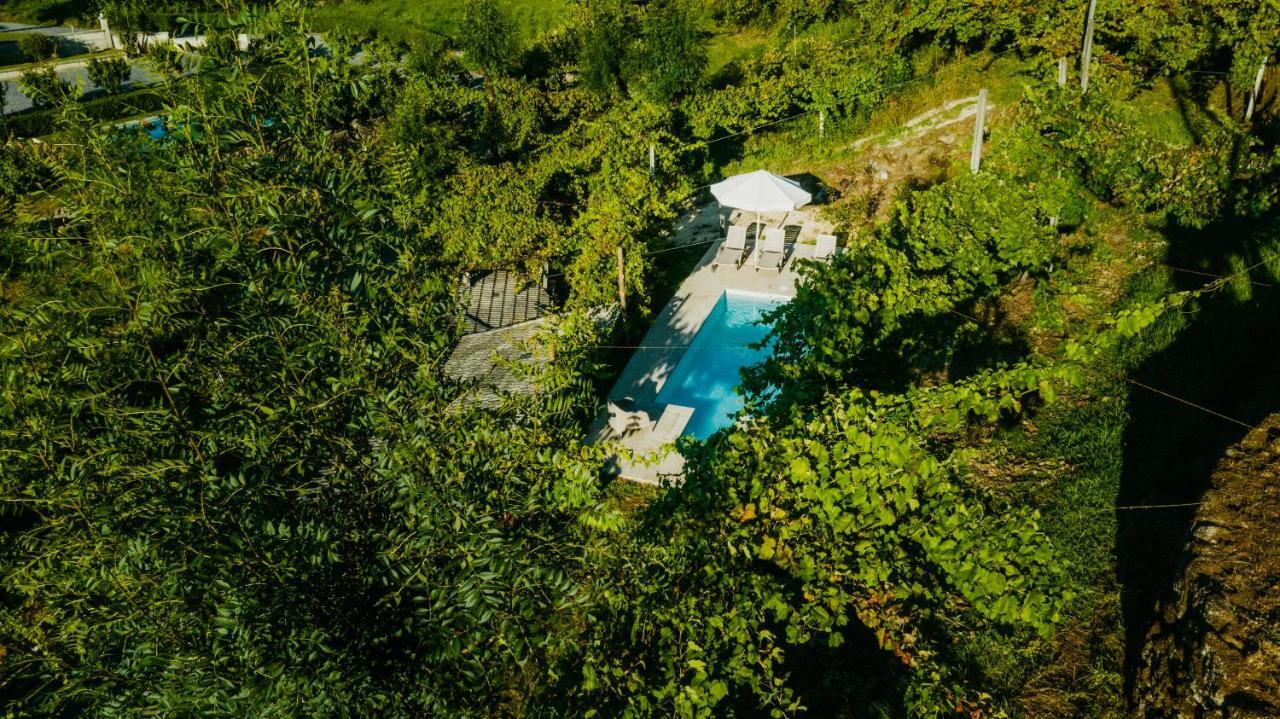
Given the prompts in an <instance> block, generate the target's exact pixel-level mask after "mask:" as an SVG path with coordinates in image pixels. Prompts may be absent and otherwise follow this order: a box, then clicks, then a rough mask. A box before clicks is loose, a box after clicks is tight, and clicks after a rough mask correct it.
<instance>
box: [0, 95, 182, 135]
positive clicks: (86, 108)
mask: <svg viewBox="0 0 1280 719" xmlns="http://www.w3.org/2000/svg"><path fill="white" fill-rule="evenodd" d="M164 108H165V98H164V96H163V95H160V94H158V93H157V92H156V91H155V90H153V89H141V90H131V91H129V92H123V93H120V94H119V95H110V96H107V97H98V98H94V99H92V100H86V101H84V102H80V103H78V104H77V105H76V108H75V111H74V117H76V118H83V119H85V120H92V121H95V122H108V121H112V120H119V119H120V118H124V117H138V116H141V115H151V114H155V113H157V112H159V111H161V110H163V109H164ZM63 114H64V113H63V112H62V110H61V109H59V108H50V109H45V110H36V111H33V112H24V113H22V114H17V115H9V116H8V117H7V118H5V120H6V124H7V126H8V132H9V134H10V135H12V136H13V137H40V136H42V135H48V134H50V133H52V132H54V131H55V130H56V129H57V127H58V126H59V123H61V122H62V119H63ZM0 132H3V129H0Z"/></svg>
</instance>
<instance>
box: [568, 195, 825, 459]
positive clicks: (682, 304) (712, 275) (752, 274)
mask: <svg viewBox="0 0 1280 719" xmlns="http://www.w3.org/2000/svg"><path fill="white" fill-rule="evenodd" d="M737 215H738V217H737V222H738V223H741V224H743V225H749V224H750V223H752V222H754V220H755V216H754V215H753V214H750V213H737ZM806 216H807V213H804V212H802V211H800V212H792V213H789V214H788V215H787V216H786V217H784V216H783V213H777V214H776V215H772V216H771V215H761V218H760V219H761V221H762V223H763V224H765V225H766V226H767V227H777V226H779V224H780V220H781V221H783V222H785V221H787V220H797V221H800V220H805V219H807V217H806ZM791 226H795V225H791ZM803 226H804V230H803V231H802V232H801V233H800V239H801V240H806V239H811V238H810V235H811V234H814V233H816V231H817V230H816V227H815V226H814V225H813V223H812V222H811V221H805V222H804V225H803ZM723 241H724V240H723V239H720V240H718V241H716V242H713V243H711V244H710V245H709V246H708V248H707V251H706V252H705V253H703V255H702V258H701V259H699V260H698V264H697V265H696V266H695V267H694V269H693V271H692V272H691V273H690V274H689V276H688V277H687V278H685V281H684V282H683V283H682V284H681V285H680V288H679V289H678V290H676V293H675V296H674V297H672V298H671V301H670V302H668V303H667V306H666V307H664V308H663V309H662V312H661V313H659V315H658V317H657V319H656V320H655V321H654V323H653V326H652V327H651V328H649V331H648V333H646V334H645V336H644V339H643V340H642V341H641V342H640V345H639V347H638V348H637V349H636V350H635V353H634V354H633V355H632V356H631V359H630V361H628V362H627V366H626V368H624V369H623V371H622V374H621V375H620V376H619V377H618V381H617V382H616V383H614V386H613V390H612V391H610V393H609V401H610V402H614V403H617V404H621V405H625V409H626V410H627V411H628V413H629V414H630V415H631V416H632V417H633V418H634V419H633V421H632V422H630V423H629V425H628V426H627V428H626V430H625V431H623V432H622V433H621V434H619V433H617V432H615V431H614V429H613V428H612V427H611V426H610V424H609V412H608V408H607V407H606V408H604V409H602V410H601V412H600V414H599V415H598V416H597V417H596V420H595V422H594V423H593V424H592V426H591V433H590V439H591V441H593V442H616V443H617V445H618V446H619V447H620V448H621V449H625V450H629V451H630V452H631V453H634V455H635V461H632V460H631V459H629V458H627V457H625V456H622V454H620V455H619V456H618V457H617V458H616V460H615V461H616V463H617V467H616V469H617V471H618V473H619V475H620V476H622V477H624V478H626V479H630V480H634V481H637V482H644V483H647V484H660V483H662V482H663V481H675V480H678V478H679V477H680V475H681V474H682V472H683V469H684V458H683V457H681V456H680V454H679V453H678V452H676V451H675V450H674V449H673V448H672V442H674V440H675V439H676V438H677V437H678V436H679V435H680V433H681V431H682V430H683V428H684V425H685V423H687V422H688V419H689V417H688V413H687V408H681V407H677V406H676V405H663V404H660V403H659V402H658V401H657V397H658V393H659V392H661V391H662V387H663V385H665V384H666V381H667V379H668V378H669V377H670V376H671V373H672V371H674V370H675V368H676V365H677V364H679V363H680V360H681V359H682V358H683V357H684V354H685V350H686V349H687V348H688V346H689V344H690V343H691V342H692V341H693V338H694V336H695V335H697V334H698V330H699V329H701V328H702V323H703V322H704V321H705V320H706V319H707V316H708V315H709V314H710V313H711V310H712V309H713V308H714V307H715V305H716V302H718V301H719V299H720V295H722V294H723V293H724V292H725V290H734V291H740V292H750V293H755V294H763V295H774V296H777V297H784V298H788V299H790V298H791V297H794V296H795V286H796V277H797V275H796V272H795V262H796V260H797V259H804V258H807V257H812V256H813V249H814V246H813V245H812V244H797V243H788V244H787V256H786V264H785V265H784V267H783V269H782V270H781V271H778V270H770V269H759V270H757V269H756V268H755V266H754V265H753V264H752V259H753V257H754V251H755V248H754V243H752V242H748V244H747V256H746V262H744V263H743V265H742V266H740V267H738V268H734V267H733V266H721V267H718V268H713V267H712V261H713V260H714V259H715V257H716V253H717V251H718V250H719V249H720V245H721V244H722V243H723ZM668 407H670V408H671V409H670V410H668ZM664 413H665V414H666V416H664Z"/></svg>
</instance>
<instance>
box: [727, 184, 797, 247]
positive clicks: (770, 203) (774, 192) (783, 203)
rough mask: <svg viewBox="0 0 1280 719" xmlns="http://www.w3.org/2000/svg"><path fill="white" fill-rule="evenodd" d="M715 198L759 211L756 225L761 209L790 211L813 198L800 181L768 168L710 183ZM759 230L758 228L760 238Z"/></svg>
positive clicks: (731, 204) (766, 210)
mask: <svg viewBox="0 0 1280 719" xmlns="http://www.w3.org/2000/svg"><path fill="white" fill-rule="evenodd" d="M711 194H712V195H713V196H714V197H715V198H716V201H717V202H719V203H720V204H722V205H725V206H727V207H736V208H738V209H739V210H752V211H754V212H755V213H756V226H757V227H759V225H760V213H761V212H790V211H791V210H795V209H798V208H800V207H803V206H804V205H807V204H809V203H810V202H811V201H812V200H813V195H810V194H809V193H808V192H805V191H804V188H803V187H801V186H800V183H798V182H796V181H795V180H788V179H787V178H785V177H781V176H779V175H775V174H773V173H772V172H769V171H768V170H756V171H755V172H747V173H744V174H741V175H734V176H733V177H730V178H729V179H727V180H723V181H721V182H717V183H716V184H714V185H712V186H711ZM759 234H760V231H759V229H757V230H756V235H757V238H756V239H757V240H758V239H759Z"/></svg>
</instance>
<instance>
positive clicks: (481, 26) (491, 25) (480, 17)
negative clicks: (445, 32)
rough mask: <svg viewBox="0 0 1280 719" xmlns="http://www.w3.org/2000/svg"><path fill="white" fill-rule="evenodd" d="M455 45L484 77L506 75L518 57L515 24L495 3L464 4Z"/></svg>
mask: <svg viewBox="0 0 1280 719" xmlns="http://www.w3.org/2000/svg"><path fill="white" fill-rule="evenodd" d="M458 44H459V45H460V46H461V48H462V51H463V52H464V53H466V59H467V61H468V62H470V63H473V64H474V65H476V66H477V67H479V68H480V69H482V70H483V71H484V73H485V75H486V76H487V77H493V76H495V75H502V74H504V73H506V72H508V71H509V70H510V69H511V68H512V67H514V66H515V64H516V62H517V60H518V59H519V56H520V46H519V40H518V37H517V35H516V28H515V24H514V23H512V21H511V18H510V16H508V15H507V13H506V11H505V10H504V9H503V8H502V6H500V5H499V4H498V2H497V0H472V2H469V3H468V4H467V12H466V15H465V16H463V19H462V28H461V30H460V34H459V36H458Z"/></svg>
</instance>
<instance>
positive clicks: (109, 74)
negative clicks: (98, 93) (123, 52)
mask: <svg viewBox="0 0 1280 719" xmlns="http://www.w3.org/2000/svg"><path fill="white" fill-rule="evenodd" d="M86 71H87V72H88V75H89V81H90V82H92V83H93V84H94V85H97V86H98V87H100V88H102V90H103V91H105V92H106V93H107V94H109V95H114V94H116V93H117V92H120V88H121V87H123V86H124V84H125V83H126V82H128V81H129V73H130V67H129V61H127V60H125V59H123V58H119V57H109V58H100V57H95V58H93V59H91V60H89V65H88V66H87V67H86Z"/></svg>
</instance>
